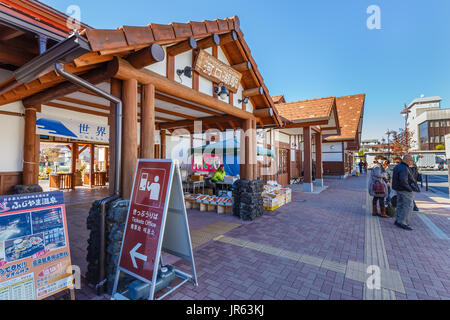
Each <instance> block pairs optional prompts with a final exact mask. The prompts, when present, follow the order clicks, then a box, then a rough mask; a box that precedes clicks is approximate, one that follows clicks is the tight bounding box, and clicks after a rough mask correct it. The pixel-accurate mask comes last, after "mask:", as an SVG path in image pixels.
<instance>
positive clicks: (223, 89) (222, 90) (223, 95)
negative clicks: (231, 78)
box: [214, 83, 230, 100]
mask: <svg viewBox="0 0 450 320" xmlns="http://www.w3.org/2000/svg"><path fill="white" fill-rule="evenodd" d="M219 88H220V89H219ZM219 90H220V91H219ZM214 92H215V93H217V95H218V96H219V97H220V99H222V100H225V99H226V98H227V97H229V96H230V92H229V91H228V89H227V87H226V86H225V85H224V84H223V83H219V85H218V86H214Z"/></svg>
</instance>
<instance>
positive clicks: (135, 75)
mask: <svg viewBox="0 0 450 320" xmlns="http://www.w3.org/2000/svg"><path fill="white" fill-rule="evenodd" d="M114 64H117V67H114V69H117V70H118V71H117V73H116V75H115V77H116V78H118V79H121V80H126V79H136V80H137V81H138V82H139V83H142V84H149V83H152V84H154V85H155V88H156V90H158V91H160V92H163V93H166V94H168V95H171V96H175V97H179V98H182V99H185V100H188V101H191V102H194V103H197V104H200V105H204V106H208V107H210V108H212V109H215V110H216V111H219V112H223V113H226V114H230V115H232V116H235V117H237V118H241V119H255V117H254V116H253V114H251V113H249V112H246V111H243V110H241V109H239V108H234V107H232V106H230V104H228V103H225V102H223V101H220V100H218V99H215V98H214V97H211V96H208V95H207V94H204V93H201V92H196V91H195V90H192V89H191V88H188V87H186V86H184V85H182V84H179V83H177V82H174V81H170V80H169V79H167V78H166V77H163V76H161V75H159V74H157V73H156V72H153V71H150V70H148V69H141V70H136V69H135V68H133V66H131V65H130V64H129V63H128V62H127V61H125V60H123V59H119V58H116V59H114Z"/></svg>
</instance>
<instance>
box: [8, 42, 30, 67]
mask: <svg viewBox="0 0 450 320" xmlns="http://www.w3.org/2000/svg"><path fill="white" fill-rule="evenodd" d="M34 57H35V55H33V54H31V53H28V52H26V51H25V50H20V49H17V48H14V47H11V46H8V45H6V44H4V43H0V62H1V63H4V64H12V65H13V66H17V67H21V66H23V65H24V64H25V63H27V62H28V61H30V60H31V59H33V58H34Z"/></svg>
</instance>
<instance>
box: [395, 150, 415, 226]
mask: <svg viewBox="0 0 450 320" xmlns="http://www.w3.org/2000/svg"><path fill="white" fill-rule="evenodd" d="M412 164H413V158H412V156H411V155H405V156H404V157H403V159H402V162H401V163H400V164H398V165H397V166H396V167H395V168H394V174H393V176H392V188H393V189H394V190H395V191H396V192H397V210H396V211H397V212H396V219H395V225H396V226H397V227H399V228H402V229H405V230H413V229H412V228H411V227H410V226H409V225H408V222H409V218H410V217H411V213H412V210H413V206H414V205H413V202H414V192H413V191H414V185H415V182H414V177H413V175H412V173H411V170H409V167H410V166H412Z"/></svg>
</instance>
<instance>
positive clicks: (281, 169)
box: [278, 149, 290, 186]
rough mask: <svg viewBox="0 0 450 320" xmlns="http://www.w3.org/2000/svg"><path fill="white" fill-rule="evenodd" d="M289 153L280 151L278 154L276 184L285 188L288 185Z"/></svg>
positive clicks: (285, 150) (284, 150)
mask: <svg viewBox="0 0 450 320" xmlns="http://www.w3.org/2000/svg"><path fill="white" fill-rule="evenodd" d="M289 160H290V151H289V150H288V149H280V150H279V152H278V183H279V184H281V185H283V186H286V185H288V184H289V176H290V174H289V171H290V168H289V166H290V161H289Z"/></svg>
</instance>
